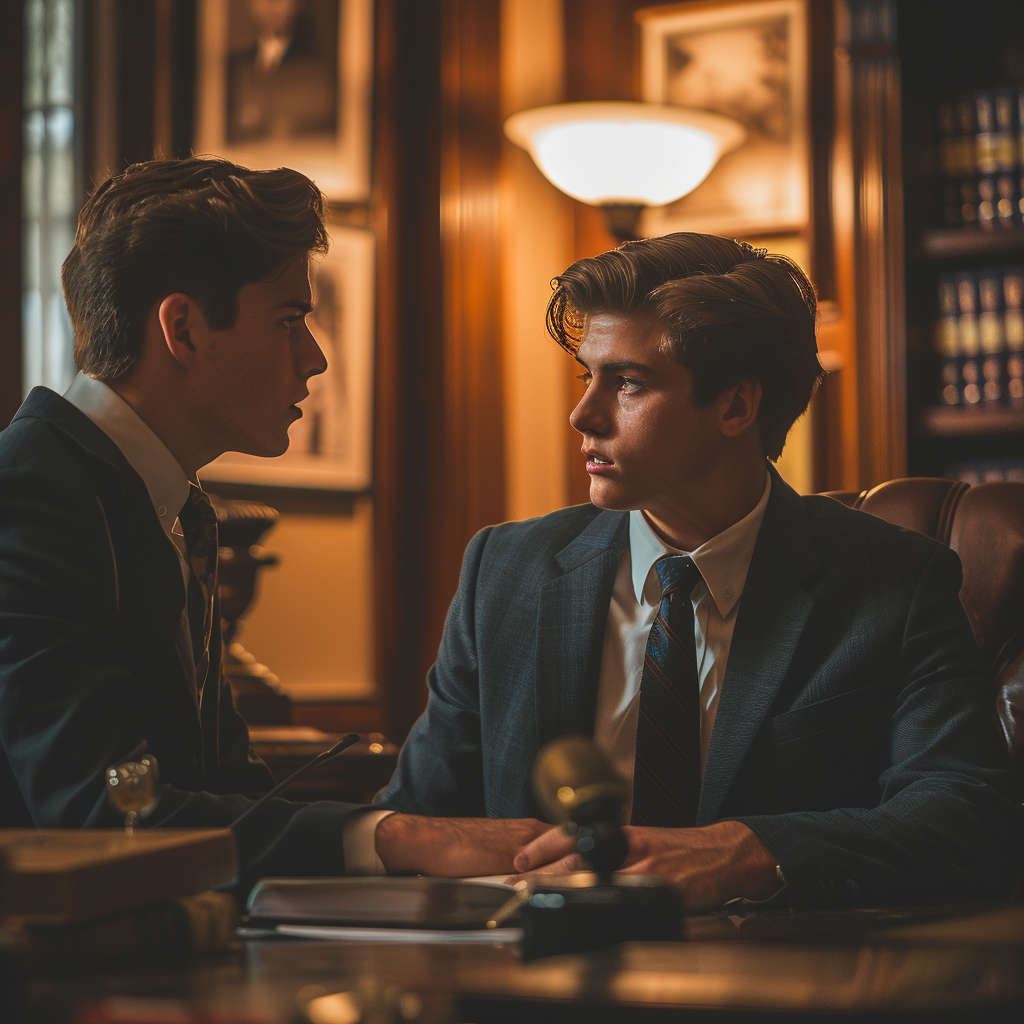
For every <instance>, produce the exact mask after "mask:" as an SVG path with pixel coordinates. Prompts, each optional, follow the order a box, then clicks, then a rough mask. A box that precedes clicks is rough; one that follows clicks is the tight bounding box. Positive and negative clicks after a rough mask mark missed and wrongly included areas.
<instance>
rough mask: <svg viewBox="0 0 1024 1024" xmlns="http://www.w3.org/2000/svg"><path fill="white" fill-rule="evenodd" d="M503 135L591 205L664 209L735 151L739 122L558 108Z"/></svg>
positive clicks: (525, 118)
mask: <svg viewBox="0 0 1024 1024" xmlns="http://www.w3.org/2000/svg"><path fill="white" fill-rule="evenodd" d="M505 134H506V135H507V136H508V137H509V138H510V139H511V140H512V141H513V142H514V143H516V145H518V146H521V147H522V148H523V149H525V150H526V151H527V152H528V153H529V154H530V155H531V156H532V157H533V159H534V161H535V162H536V164H537V166H538V167H539V168H540V169H541V172H542V173H543V174H544V176H545V177H546V178H547V179H548V181H550V182H551V183H552V184H553V185H555V186H556V187H557V188H559V189H561V190H562V191H563V192H565V193H567V194H568V195H570V196H572V197H573V198H574V199H579V200H580V201H581V202H584V203H591V204H592V205H595V206H601V205H608V204H627V205H629V204H632V205H637V204H639V205H643V206H662V205H664V204H665V203H671V202H673V201H674V200H676V199H678V198H680V196H685V195H686V194H687V193H688V192H692V191H693V190H694V189H695V188H696V187H697V186H698V185H699V184H700V183H701V182H702V181H703V180H704V179H705V178H706V177H707V176H708V173H709V172H710V171H711V168H712V167H714V166H715V163H716V162H717V161H718V158H719V157H720V156H721V155H722V154H723V153H727V152H729V151H730V150H732V149H735V148H736V147H737V146H739V145H740V144H741V143H742V142H743V140H744V139H745V138H746V132H745V131H744V129H743V127H742V126H741V125H739V124H738V123H737V122H735V121H733V120H731V119H729V118H727V117H721V116H720V115H718V114H712V113H709V112H707V111H704V110H690V109H688V108H686V107H672V106H664V105H660V104H656V103H626V102H622V103H559V104H556V105H554V106H550V107H536V108H534V109H533V110H522V111H520V112H519V113H518V114H513V115H512V116H511V117H510V118H509V119H508V120H507V121H506V122H505Z"/></svg>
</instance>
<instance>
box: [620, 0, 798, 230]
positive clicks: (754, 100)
mask: <svg viewBox="0 0 1024 1024" xmlns="http://www.w3.org/2000/svg"><path fill="white" fill-rule="evenodd" d="M637 17H638V19H639V21H640V30H641V45H642V50H641V63H642V78H643V98H644V99H645V100H648V101H653V102H656V103H671V104H676V105H678V106H683V107H697V108H699V109H702V110H711V111H714V112H715V113H718V114H724V115H726V116H727V117H731V118H734V119H735V120H737V121H739V122H740V123H741V124H742V125H743V126H744V128H746V130H747V141H746V142H745V143H744V144H743V145H742V146H740V147H739V149H736V150H734V151H733V152H732V153H727V154H726V155H725V156H724V157H722V159H721V160H720V161H719V162H718V164H717V165H716V166H715V168H714V169H713V170H712V171H711V173H710V174H709V175H708V177H707V178H706V180H705V181H704V182H703V183H702V184H700V185H698V186H697V188H696V189H695V190H694V191H693V192H691V193H690V194H689V195H686V196H683V198H682V199H679V200H677V201H676V202H674V203H670V204H669V205H667V206H663V207H658V208H655V209H651V210H648V211H647V213H646V214H645V220H644V230H645V234H648V235H663V234H667V233H668V232H670V231H708V232H714V233H716V234H727V235H737V236H742V235H750V234H768V233H774V232H780V231H791V230H794V229H799V228H802V227H805V226H806V224H807V221H808V216H809V214H808V176H809V159H810V158H809V152H808V129H807V75H808V72H807V56H808V55H807V7H806V2H805V0H740V2H727V0H713V2H709V3H688V4H679V5H675V6H671V7H657V8H647V9H645V10H642V11H639V12H638V14H637Z"/></svg>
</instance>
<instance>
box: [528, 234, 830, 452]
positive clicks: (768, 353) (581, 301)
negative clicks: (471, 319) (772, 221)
mask: <svg viewBox="0 0 1024 1024" xmlns="http://www.w3.org/2000/svg"><path fill="white" fill-rule="evenodd" d="M552 287H553V288H554V292H553V294H552V296H551V299H550V300H549V302H548V308H547V328H548V332H549V333H550V334H551V336H552V337H553V338H554V339H555V341H557V342H558V343H559V345H561V346H562V347H563V348H565V349H567V350H568V351H570V352H573V353H575V352H576V350H577V349H578V348H579V345H580V342H581V341H582V339H583V331H584V329H585V327H586V321H587V317H588V316H592V315H594V314H596V313H616V314H620V315H629V314H641V315H648V316H652V317H653V318H656V320H657V321H658V322H659V323H660V324H661V325H662V327H663V328H664V331H665V341H664V347H665V351H666V352H667V353H668V354H669V355H671V356H672V357H673V358H674V359H675V360H676V361H677V362H679V363H681V364H682V365H683V366H685V367H687V368H688V369H689V370H691V371H692V373H693V376H694V388H693V401H694V402H695V403H696V404H697V405H700V406H707V405H709V404H710V403H711V402H712V401H713V400H714V399H715V397H716V396H718V395H720V394H721V393H722V392H723V391H724V390H725V389H726V388H729V387H732V386H734V385H736V384H738V383H739V382H740V381H742V380H756V381H758V382H760V384H761V389H762V397H761V406H760V411H759V412H758V423H759V425H760V431H761V445H762V448H763V449H764V453H765V455H767V456H768V457H769V458H771V459H777V458H778V457H779V455H781V454H782V448H783V445H784V444H785V441H786V434H787V433H789V428H790V427H791V426H792V425H793V423H794V422H795V421H796V419H797V417H798V416H800V414H801V413H802V412H803V411H804V410H805V409H806V408H807V404H808V402H810V400H811V395H813V394H814V389H815V388H816V387H817V385H818V382H819V381H820V380H821V378H822V376H823V373H822V369H821V364H820V363H819V362H818V346H817V343H816V341H815V316H816V310H817V303H816V300H815V297H814V289H813V288H812V287H811V284H810V282H809V281H808V280H807V278H806V277H805V276H804V273H803V271H802V270H801V269H800V268H799V267H798V266H797V265H796V264H795V263H794V262H793V261H792V260H790V259H789V258H788V257H786V256H773V255H769V254H768V252H767V250H765V249H754V248H753V247H751V246H750V245H748V244H747V243H745V242H735V241H731V240H730V239H727V238H718V237H717V236H715V235H700V234H694V233H689V232H679V233H677V234H672V235H664V236H663V237H661V238H645V239H641V240H640V241H636V242H626V243H625V244H624V245H621V246H619V247H618V248H617V249H612V250H611V251H609V252H605V253H602V254H601V255H600V256H594V257H590V258H587V259H582V260H578V261H577V262H576V263H574V264H573V265H572V266H571V267H569V269H568V270H566V271H565V273H564V274H560V275H559V276H558V277H556V278H555V279H554V281H553V282H552Z"/></svg>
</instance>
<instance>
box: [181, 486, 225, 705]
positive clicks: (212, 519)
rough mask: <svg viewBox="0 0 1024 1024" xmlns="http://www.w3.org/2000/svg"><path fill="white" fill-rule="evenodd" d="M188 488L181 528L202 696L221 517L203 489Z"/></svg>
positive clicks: (194, 652)
mask: <svg viewBox="0 0 1024 1024" xmlns="http://www.w3.org/2000/svg"><path fill="white" fill-rule="evenodd" d="M188 487H189V490H188V498H187V500H186V501H185V504H184V505H183V506H182V508H181V511H180V512H179V513H178V524H179V525H180V526H181V533H182V536H183V537H184V538H185V550H186V551H187V552H188V560H189V566H190V567H191V569H192V571H191V572H190V573H189V580H188V595H187V603H188V626H189V632H190V633H191V634H192V657H193V660H194V662H195V666H196V689H197V691H198V692H199V693H200V695H201V694H202V689H203V682H204V681H205V679H206V673H207V671H208V670H209V668H210V637H211V633H212V630H213V599H214V595H215V594H216V593H217V513H216V512H215V511H214V508H213V505H211V504H210V498H209V496H208V495H207V494H206V492H205V491H204V490H203V489H202V488H201V487H197V486H196V485H195V484H193V483H190V484H189V485H188Z"/></svg>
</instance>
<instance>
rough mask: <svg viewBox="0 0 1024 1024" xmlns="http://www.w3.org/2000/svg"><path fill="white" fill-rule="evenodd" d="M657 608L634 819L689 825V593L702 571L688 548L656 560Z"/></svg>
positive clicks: (692, 748)
mask: <svg viewBox="0 0 1024 1024" xmlns="http://www.w3.org/2000/svg"><path fill="white" fill-rule="evenodd" d="M654 568H655V569H656V571H657V573H658V580H659V581H660V583H661V607H660V608H659V609H658V616H657V618H656V619H655V620H654V625H653V626H651V632H650V635H649V636H648V638H647V649H646V651H645V652H644V669H643V674H642V676H641V679H640V714H639V717H638V720H637V728H636V767H635V770H634V774H633V810H632V814H631V816H630V822H631V824H634V825H658V826H661V827H675V828H679V827H686V826H692V825H693V824H694V823H695V822H696V820H697V804H698V802H699V800H700V703H699V701H698V687H697V651H696V646H695V643H694V636H693V606H692V604H691V603H690V592H691V591H692V590H693V588H694V585H695V584H696V582H697V580H699V579H700V570H699V569H698V568H697V566H696V565H695V564H694V562H693V559H692V558H690V556H689V555H666V556H664V557H663V558H659V559H658V561H657V562H655V563H654Z"/></svg>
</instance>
